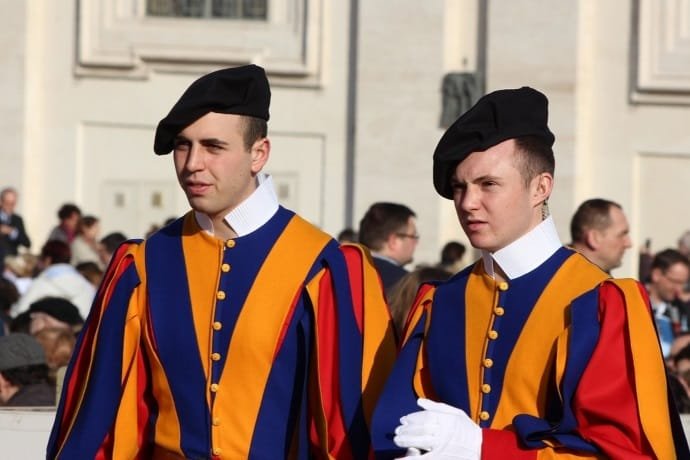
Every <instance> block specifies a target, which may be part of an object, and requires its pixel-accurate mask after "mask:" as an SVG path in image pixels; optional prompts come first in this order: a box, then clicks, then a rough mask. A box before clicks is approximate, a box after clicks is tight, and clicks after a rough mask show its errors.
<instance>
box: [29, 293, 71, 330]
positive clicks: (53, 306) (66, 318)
mask: <svg viewBox="0 0 690 460" xmlns="http://www.w3.org/2000/svg"><path fill="white" fill-rule="evenodd" d="M29 312H30V313H38V312H40V313H45V314H47V315H50V316H52V317H53V318H55V319H57V320H58V321H62V322H63V323H67V324H69V325H71V326H76V325H79V324H84V318H82V317H81V315H80V314H79V309H78V308H77V307H76V306H74V304H73V303H72V302H70V301H69V300H67V299H64V298H62V297H44V298H42V299H41V300H37V301H36V302H34V303H32V304H31V305H29Z"/></svg>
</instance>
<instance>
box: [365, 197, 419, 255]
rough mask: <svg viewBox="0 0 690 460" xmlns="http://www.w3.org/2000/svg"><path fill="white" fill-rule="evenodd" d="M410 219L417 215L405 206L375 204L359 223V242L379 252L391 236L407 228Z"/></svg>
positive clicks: (383, 203)
mask: <svg viewBox="0 0 690 460" xmlns="http://www.w3.org/2000/svg"><path fill="white" fill-rule="evenodd" d="M410 217H416V214H415V213H414V211H412V210H411V209H410V208H408V207H407V206H405V205H403V204H398V203H385V202H379V203H374V204H372V205H371V206H370V207H369V209H368V210H367V212H366V213H365V214H364V217H362V220H361V221H360V222H359V242H360V243H362V244H363V245H365V246H366V247H368V248H369V249H371V250H374V251H378V250H380V249H381V248H382V247H383V244H384V243H385V242H386V240H387V239H388V237H389V236H390V235H392V234H393V233H396V232H399V231H401V230H403V229H404V228H405V226H406V225H407V222H408V221H409V220H410Z"/></svg>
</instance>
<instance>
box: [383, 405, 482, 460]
mask: <svg viewBox="0 0 690 460" xmlns="http://www.w3.org/2000/svg"><path fill="white" fill-rule="evenodd" d="M417 404H418V405H419V407H421V408H422V409H424V410H422V411H419V412H413V413H411V414H407V415H405V416H404V417H402V418H401V419H400V425H399V426H398V427H397V428H396V429H395V438H393V441H394V442H395V444H396V445H397V446H398V447H405V448H407V449H408V451H407V454H406V456H405V457H403V458H405V459H407V460H412V459H429V460H431V459H436V460H479V458H480V456H481V451H482V429H481V428H479V425H477V424H476V423H474V422H473V421H472V420H471V419H470V418H469V417H468V416H467V414H466V413H465V412H463V411H462V410H460V409H457V408H455V407H453V406H449V405H448V404H444V403H438V402H434V401H431V400H429V399H424V398H420V399H418V400H417ZM413 449H416V450H417V451H419V450H422V451H427V453H426V454H424V455H415V454H416V452H415V451H414V450H413Z"/></svg>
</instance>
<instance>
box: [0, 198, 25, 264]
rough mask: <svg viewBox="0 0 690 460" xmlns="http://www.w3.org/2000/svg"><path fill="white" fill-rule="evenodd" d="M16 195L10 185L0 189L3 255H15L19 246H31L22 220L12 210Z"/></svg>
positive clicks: (14, 205) (0, 240) (15, 202)
mask: <svg viewBox="0 0 690 460" xmlns="http://www.w3.org/2000/svg"><path fill="white" fill-rule="evenodd" d="M17 196H18V195H17V191H16V190H15V189H14V188H12V187H7V188H4V189H2V191H0V253H1V254H2V255H3V256H4V257H7V256H16V255H17V254H18V251H19V247H20V246H23V247H25V248H26V249H30V248H31V240H30V239H29V235H27V234H26V230H25V229H24V220H23V219H22V217H21V216H20V215H19V214H16V213H15V212H14V211H15V209H16V207H17ZM4 257H3V260H4Z"/></svg>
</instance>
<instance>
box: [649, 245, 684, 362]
mask: <svg viewBox="0 0 690 460" xmlns="http://www.w3.org/2000/svg"><path fill="white" fill-rule="evenodd" d="M649 277H650V280H649V283H647V285H646V288H647V292H648V293H649V300H650V302H651V304H652V311H653V312H654V320H655V322H656V327H657V332H658V334H659V340H660V341H661V349H662V352H663V354H664V356H668V355H669V354H670V352H671V344H672V342H673V341H674V339H675V338H676V337H677V336H678V335H680V334H681V333H682V332H684V331H687V330H688V316H689V315H688V313H689V312H688V311H687V305H686V304H684V303H683V302H681V300H680V296H681V294H682V293H683V289H684V288H685V286H686V284H687V283H688V279H689V278H690V261H689V260H688V258H687V257H685V256H684V255H683V254H681V253H680V252H678V251H676V250H675V249H664V250H663V251H659V252H657V253H656V255H655V256H654V259H653V260H652V265H651V271H650V275H649Z"/></svg>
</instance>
